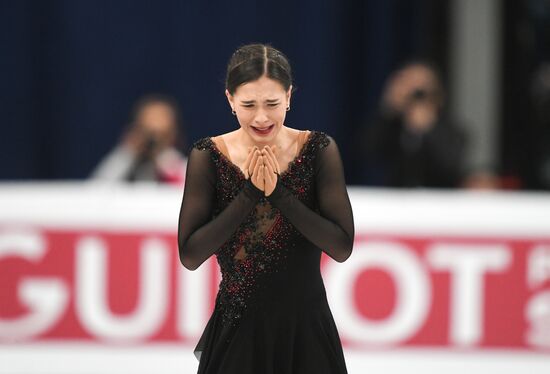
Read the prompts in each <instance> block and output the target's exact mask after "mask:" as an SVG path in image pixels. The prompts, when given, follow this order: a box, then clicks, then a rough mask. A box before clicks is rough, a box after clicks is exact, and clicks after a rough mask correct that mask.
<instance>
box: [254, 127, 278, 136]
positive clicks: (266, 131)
mask: <svg viewBox="0 0 550 374" xmlns="http://www.w3.org/2000/svg"><path fill="white" fill-rule="evenodd" d="M251 127H252V129H253V130H254V132H255V133H256V134H258V135H267V134H269V133H270V132H271V130H273V128H274V127H275V125H271V126H268V127H254V126H251Z"/></svg>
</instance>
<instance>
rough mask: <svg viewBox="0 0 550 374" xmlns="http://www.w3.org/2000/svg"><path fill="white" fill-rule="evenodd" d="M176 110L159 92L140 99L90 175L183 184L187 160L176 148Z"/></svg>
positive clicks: (177, 129)
mask: <svg viewBox="0 0 550 374" xmlns="http://www.w3.org/2000/svg"><path fill="white" fill-rule="evenodd" d="M178 141H179V110H178V107H177V104H176V103H175V101H174V100H173V99H171V98H169V97H166V96H162V95H149V96H145V97H143V98H141V99H140V100H139V101H138V102H137V103H136V104H135V106H134V109H133V111H132V115H131V121H130V125H129V126H128V129H127V130H126V132H125V133H124V135H123V137H122V140H121V142H120V144H118V145H117V146H116V147H115V148H114V149H113V150H112V151H111V152H110V153H109V154H108V155H107V156H106V157H105V158H104V159H103V160H102V161H101V162H100V163H99V165H98V166H97V167H96V169H95V170H94V171H93V172H92V175H91V177H92V178H93V179H94V180H103V181H126V182H135V181H151V182H159V183H173V184H177V185H182V184H183V181H184V175H185V168H186V163H187V159H186V157H185V156H184V155H183V154H181V153H180V152H179V151H178V150H177V149H176V145H177V143H178Z"/></svg>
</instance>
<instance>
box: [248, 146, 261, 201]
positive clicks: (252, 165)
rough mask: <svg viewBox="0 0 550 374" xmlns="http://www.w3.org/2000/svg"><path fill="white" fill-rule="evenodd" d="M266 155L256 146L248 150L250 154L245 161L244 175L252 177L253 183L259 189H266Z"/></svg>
mask: <svg viewBox="0 0 550 374" xmlns="http://www.w3.org/2000/svg"><path fill="white" fill-rule="evenodd" d="M263 166H264V157H263V156H262V152H260V150H259V148H258V147H256V146H254V147H252V148H250V150H249V151H248V156H247V157H246V161H245V162H244V175H245V177H246V179H250V180H251V182H252V184H254V186H256V188H258V189H259V190H262V191H264V190H265V182H264V168H263Z"/></svg>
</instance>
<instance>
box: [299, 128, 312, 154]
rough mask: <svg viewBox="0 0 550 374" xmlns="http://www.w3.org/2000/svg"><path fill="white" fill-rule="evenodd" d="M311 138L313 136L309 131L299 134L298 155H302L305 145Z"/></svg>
mask: <svg viewBox="0 0 550 374" xmlns="http://www.w3.org/2000/svg"><path fill="white" fill-rule="evenodd" d="M309 136H311V131H309V130H304V131H300V133H299V134H298V140H297V143H298V147H297V149H298V153H300V152H301V151H302V148H303V146H304V144H305V143H306V141H307V139H308V137H309Z"/></svg>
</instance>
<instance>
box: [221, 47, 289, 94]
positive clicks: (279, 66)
mask: <svg viewBox="0 0 550 374" xmlns="http://www.w3.org/2000/svg"><path fill="white" fill-rule="evenodd" d="M263 75H266V76H267V77H268V78H271V79H274V80H276V81H278V82H279V83H281V85H282V86H283V87H284V89H285V90H288V89H289V88H290V86H291V85H292V70H291V68H290V64H289V62H288V59H287V57H286V56H285V55H284V54H283V53H282V52H281V51H279V50H277V49H275V48H273V47H272V46H270V45H269V44H247V45H243V46H242V47H239V48H238V49H237V50H236V51H235V52H234V53H233V55H232V56H231V58H230V59H229V63H228V64H227V74H226V77H225V88H226V89H227V91H229V93H230V94H231V95H233V94H234V93H235V91H236V90H237V88H238V87H239V86H240V85H242V84H245V83H248V82H253V81H255V80H258V79H259V78H261V77H262V76H263Z"/></svg>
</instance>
